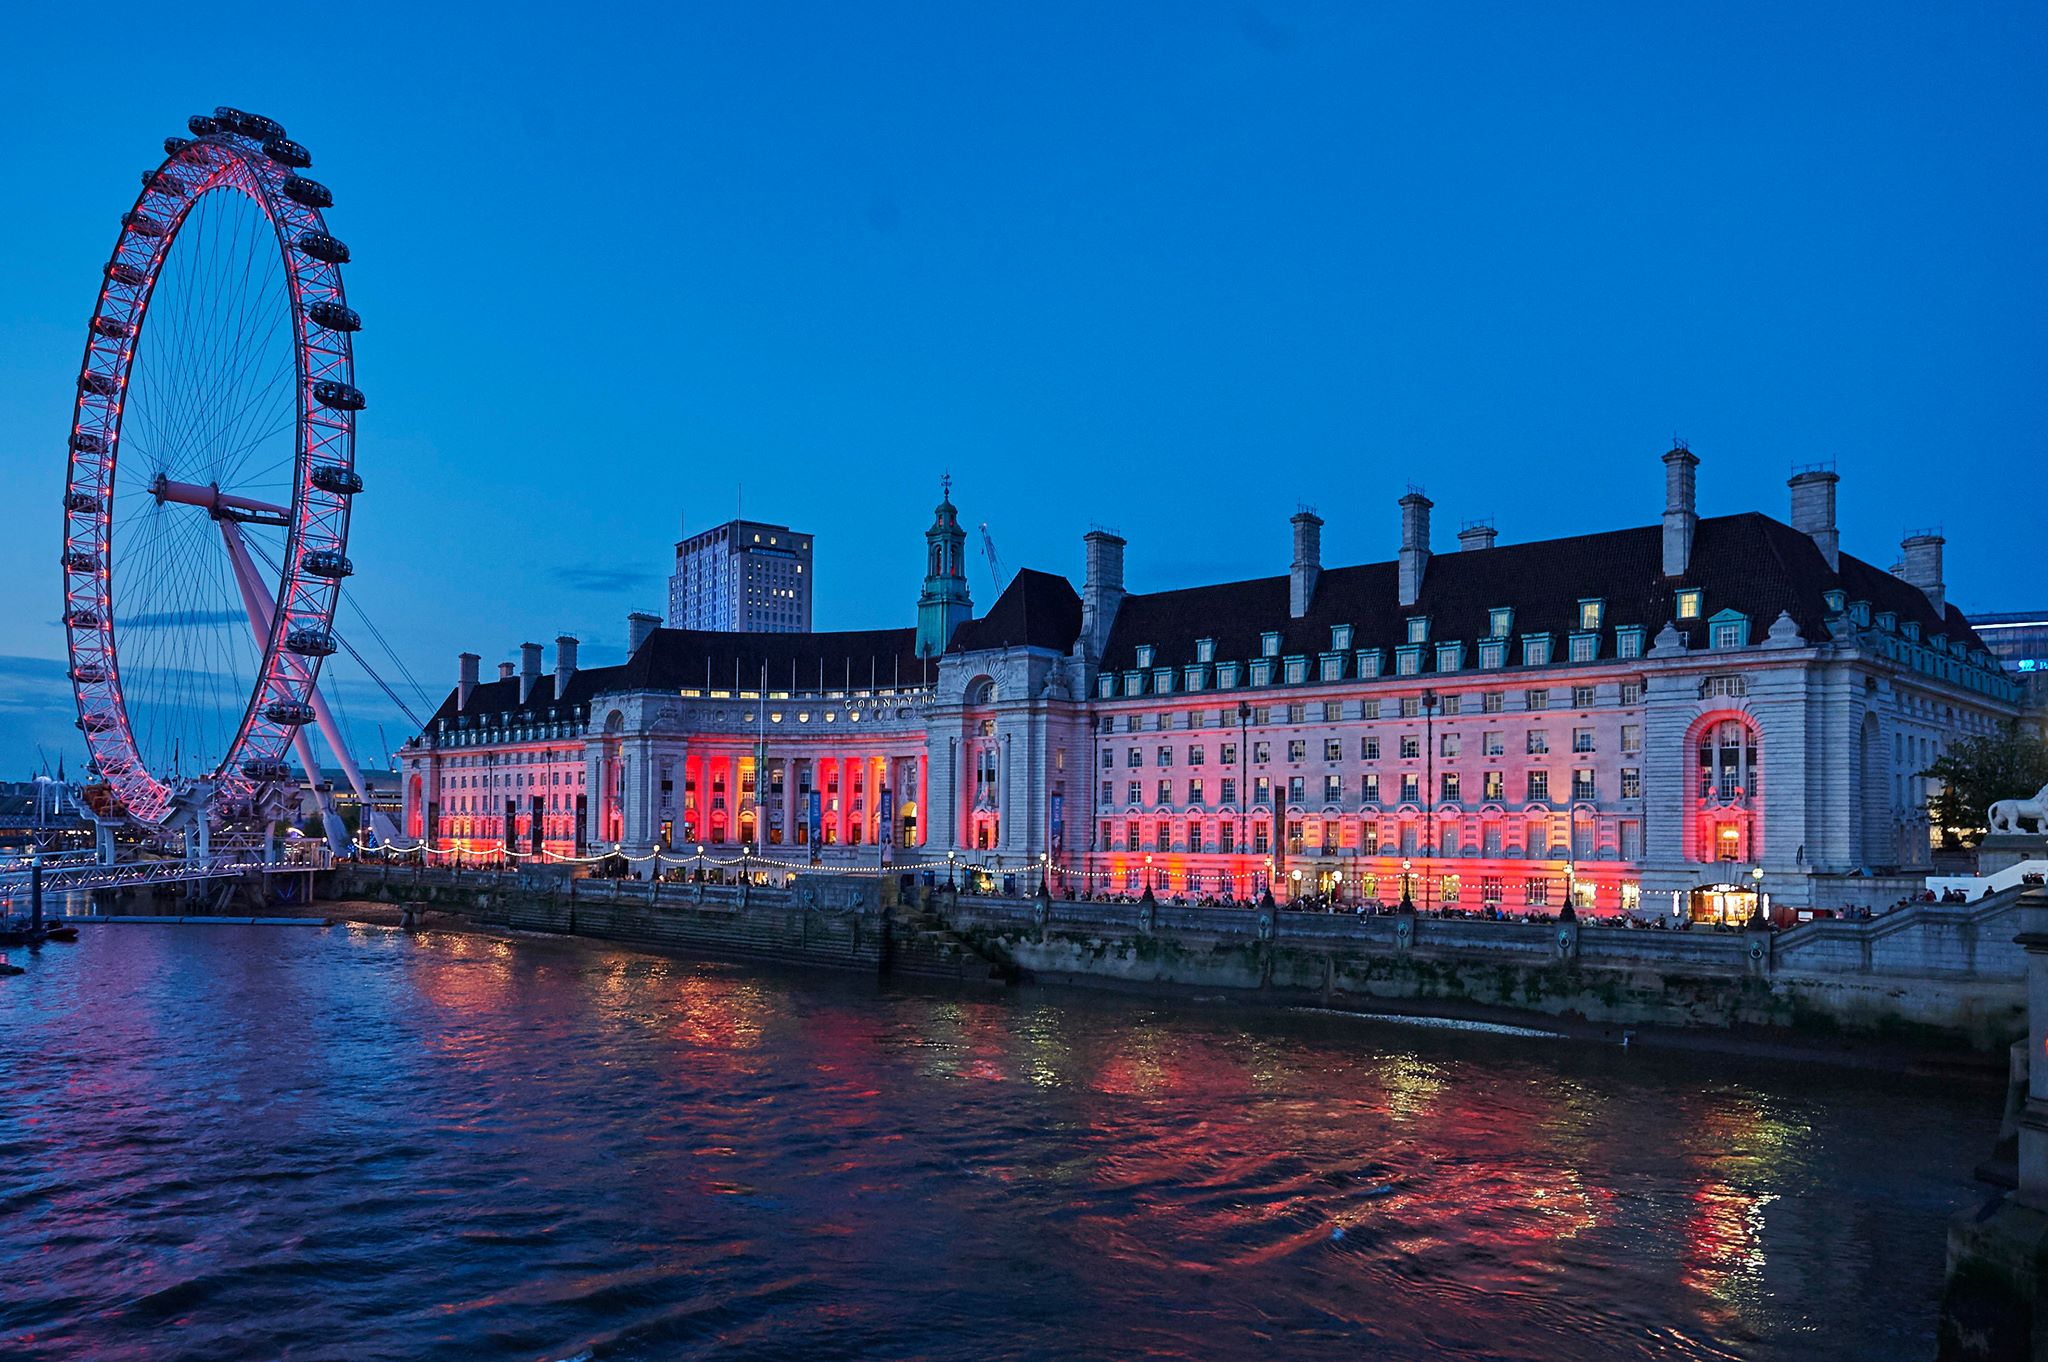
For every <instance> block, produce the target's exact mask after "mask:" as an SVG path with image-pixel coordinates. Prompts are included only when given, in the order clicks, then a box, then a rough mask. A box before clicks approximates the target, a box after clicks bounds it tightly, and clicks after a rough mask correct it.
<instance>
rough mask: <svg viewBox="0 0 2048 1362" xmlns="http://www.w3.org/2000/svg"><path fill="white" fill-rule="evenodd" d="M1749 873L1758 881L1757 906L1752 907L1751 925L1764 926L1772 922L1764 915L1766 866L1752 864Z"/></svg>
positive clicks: (1750, 914)
mask: <svg viewBox="0 0 2048 1362" xmlns="http://www.w3.org/2000/svg"><path fill="white" fill-rule="evenodd" d="M1749 874H1750V878H1751V879H1752V880H1754V881H1755V882H1756V890H1755V893H1756V906H1755V907H1753V908H1752V909H1750V913H1749V925H1750V926H1752V927H1762V926H1765V925H1766V924H1768V923H1769V922H1770V919H1769V918H1767V917H1765V916H1764V868H1763V867H1762V866H1760V865H1758V866H1752V867H1751V868H1750V872H1749Z"/></svg>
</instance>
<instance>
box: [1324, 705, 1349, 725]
mask: <svg viewBox="0 0 2048 1362" xmlns="http://www.w3.org/2000/svg"><path fill="white" fill-rule="evenodd" d="M1343 717H1344V702H1343V701H1342V700H1325V701H1323V722H1324V723H1326V724H1334V723H1336V722H1337V721H1338V720H1339V719H1342V718H1343Z"/></svg>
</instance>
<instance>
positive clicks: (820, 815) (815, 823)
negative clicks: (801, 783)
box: [804, 790, 825, 846]
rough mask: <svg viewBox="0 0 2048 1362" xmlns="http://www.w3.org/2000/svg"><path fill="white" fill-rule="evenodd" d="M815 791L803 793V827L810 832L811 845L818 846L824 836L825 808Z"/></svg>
mask: <svg viewBox="0 0 2048 1362" xmlns="http://www.w3.org/2000/svg"><path fill="white" fill-rule="evenodd" d="M818 795H819V792H818V791H817V790H807V791H805V792H804V826H805V827H806V828H808V829H809V830H810V834H811V845H812V846H817V845H819V842H820V839H822V838H823V837H824V835H825V806H824V804H823V803H822V802H820V800H819V798H818Z"/></svg>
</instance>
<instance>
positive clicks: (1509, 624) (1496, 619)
mask: <svg viewBox="0 0 2048 1362" xmlns="http://www.w3.org/2000/svg"><path fill="white" fill-rule="evenodd" d="M1514 629H1515V612H1514V611H1513V610H1510V609H1507V608H1506V607H1503V606H1496V607H1495V608H1493V609H1492V610H1489V611H1487V612H1486V632H1487V636H1488V637H1489V638H1506V637H1507V636H1508V635H1509V634H1511V633H1513V632H1514Z"/></svg>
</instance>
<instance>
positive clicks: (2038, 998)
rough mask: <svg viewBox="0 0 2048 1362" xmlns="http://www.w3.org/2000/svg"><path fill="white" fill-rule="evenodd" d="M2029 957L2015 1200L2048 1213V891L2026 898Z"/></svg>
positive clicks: (2024, 940)
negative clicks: (2024, 1093) (2024, 1088)
mask: <svg viewBox="0 0 2048 1362" xmlns="http://www.w3.org/2000/svg"><path fill="white" fill-rule="evenodd" d="M2019 916H2020V934H2019V937H2018V940H2019V943H2020V945H2022V946H2024V947H2025V948H2026V952H2027V1104H2026V1107H2025V1109H2024V1110H2023V1111H2022V1112H2021V1113H2020V1146H2019V1176H2020V1185H2019V1190H2018V1191H2017V1192H2015V1193H2014V1198H2015V1200H2017V1201H2018V1202H2019V1203H2020V1204H2021V1205H2023V1206H2025V1207H2027V1208H2029V1209H2030V1210H2035V1211H2043V1212H2048V889H2035V890H2031V891H2029V892H2028V893H2027V894H2026V895H2024V896H2023V897H2022V898H2021V899H2020V914H2019Z"/></svg>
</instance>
